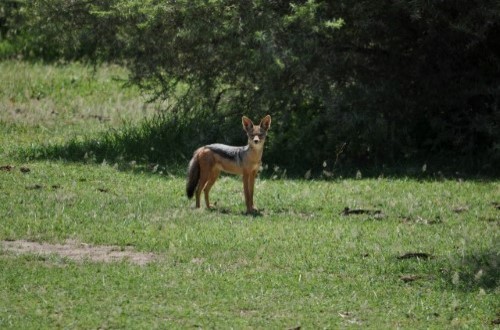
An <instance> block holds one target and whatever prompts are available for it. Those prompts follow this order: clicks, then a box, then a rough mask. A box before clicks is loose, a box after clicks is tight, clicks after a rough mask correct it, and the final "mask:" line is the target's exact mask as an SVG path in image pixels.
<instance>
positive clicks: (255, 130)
mask: <svg viewBox="0 0 500 330" xmlns="http://www.w3.org/2000/svg"><path fill="white" fill-rule="evenodd" d="M241 122H242V123H243V129H244V130H245V132H246V133H247V136H248V144H249V145H253V146H257V147H262V146H263V145H264V142H265V141H266V135H267V131H268V130H269V128H270V127H271V116H269V115H267V116H265V117H264V118H262V120H261V121H260V124H259V125H254V123H253V122H252V121H251V120H250V119H249V118H248V117H245V116H243V118H241Z"/></svg>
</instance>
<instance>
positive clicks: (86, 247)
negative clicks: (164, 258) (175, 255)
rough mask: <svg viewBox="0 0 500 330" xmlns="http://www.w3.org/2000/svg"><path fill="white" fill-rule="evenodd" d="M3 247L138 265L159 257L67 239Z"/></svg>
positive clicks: (11, 243) (18, 251)
mask: <svg viewBox="0 0 500 330" xmlns="http://www.w3.org/2000/svg"><path fill="white" fill-rule="evenodd" d="M1 246H2V249H3V250H4V251H7V252H10V253H14V254H36V255H51V254H56V255H59V256H61V257H64V258H68V259H71V260H74V261H77V262H83V261H92V262H119V261H128V262H130V263H132V264H136V265H141V266H142V265H146V264H148V263H150V262H152V261H155V260H156V259H157V257H158V256H157V255H156V254H154V253H142V252H137V251H134V249H133V248H132V247H125V248H121V247H119V246H112V245H100V246H94V245H90V244H85V243H79V242H76V241H66V242H65V243H64V244H49V243H39V242H30V241H25V240H16V241H2V242H1Z"/></svg>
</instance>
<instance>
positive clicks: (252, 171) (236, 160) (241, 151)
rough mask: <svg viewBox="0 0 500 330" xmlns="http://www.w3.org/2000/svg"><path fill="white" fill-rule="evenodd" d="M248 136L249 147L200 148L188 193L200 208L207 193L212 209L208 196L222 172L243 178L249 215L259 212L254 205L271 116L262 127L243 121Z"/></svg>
mask: <svg viewBox="0 0 500 330" xmlns="http://www.w3.org/2000/svg"><path fill="white" fill-rule="evenodd" d="M241 121H242V124H243V129H244V130H245V132H246V133H247V137H248V144H247V145H246V146H244V147H233V146H228V145H225V144H219V143H216V144H209V145H206V146H204V147H201V148H198V149H197V150H196V151H195V152H194V154H193V158H191V161H190V162H189V167H188V178H187V184H186V193H187V196H188V198H192V197H193V195H194V194H196V207H198V208H199V207H200V195H201V192H202V191H203V192H204V193H205V204H206V205H207V208H210V200H209V197H208V194H209V192H210V189H211V188H212V186H213V185H214V183H215V181H216V180H217V178H218V177H219V174H220V171H224V172H227V173H231V174H237V175H242V176H243V192H244V194H245V204H246V207H247V213H253V212H255V211H257V210H256V209H255V206H254V203H253V191H254V184H255V176H256V175H257V171H258V170H259V167H260V164H261V159H262V153H263V151H264V142H265V141H266V135H267V131H268V130H269V128H270V127H271V116H269V115H267V116H265V117H264V118H262V120H261V121H260V124H259V125H254V123H253V122H252V121H251V120H250V119H249V118H247V117H245V116H243V118H242V119H241Z"/></svg>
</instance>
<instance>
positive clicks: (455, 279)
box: [446, 251, 500, 292]
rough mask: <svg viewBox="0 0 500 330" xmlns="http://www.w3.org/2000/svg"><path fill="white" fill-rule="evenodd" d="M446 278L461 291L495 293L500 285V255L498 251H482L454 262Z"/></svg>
mask: <svg viewBox="0 0 500 330" xmlns="http://www.w3.org/2000/svg"><path fill="white" fill-rule="evenodd" d="M446 277H447V278H448V281H449V283H450V285H452V286H453V287H455V288H458V289H460V290H464V291H470V292H473V291H478V290H479V289H484V290H488V291H490V290H491V291H494V290H496V289H498V287H499V285H500V254H499V252H498V251H481V252H477V253H473V254H469V255H466V256H465V257H463V258H460V259H459V260H455V261H454V262H452V265H451V270H450V271H449V274H446Z"/></svg>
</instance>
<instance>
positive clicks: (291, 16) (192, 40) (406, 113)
mask: <svg viewBox="0 0 500 330" xmlns="http://www.w3.org/2000/svg"><path fill="white" fill-rule="evenodd" d="M499 7H500V5H499V4H498V1H494V0H487V1H479V0H475V1H465V0H464V1H455V2H429V1H423V0H419V1H411V2H406V1H394V2H373V1H367V0H366V1H357V2H356V3H353V4H349V5H348V6H347V5H345V4H344V3H342V2H338V1H337V2H335V1H326V0H308V1H296V2H291V3H290V2H278V1H257V0H254V1H171V2H170V1H169V2H157V1H147V2H144V1H132V0H112V1H77V2H68V1H64V0H55V1H47V0H34V1H30V2H28V3H26V5H25V7H23V10H24V11H23V13H25V15H24V16H23V17H24V22H25V24H24V25H23V26H22V30H23V31H25V33H24V35H27V36H29V40H28V41H29V42H28V44H27V46H26V54H28V55H32V56H42V57H43V58H45V59H58V58H61V57H62V58H66V59H80V58H86V59H92V60H97V61H117V62H120V63H122V64H124V65H126V66H127V67H128V68H129V69H130V71H131V81H132V82H134V83H136V84H137V85H139V86H140V87H141V88H143V89H144V90H145V91H147V93H148V94H149V95H150V96H151V98H153V99H163V100H172V99H173V98H176V99H177V101H176V102H174V104H173V105H172V107H171V108H170V110H171V111H174V112H179V113H188V112H189V113H191V114H186V115H185V116H187V118H190V117H193V116H195V117H198V118H204V117H205V116H206V115H207V113H209V114H210V116H218V117H219V118H220V120H224V119H223V118H225V117H228V116H229V117H231V116H236V115H238V116H239V115H242V114H246V115H249V116H251V117H260V116H262V115H264V114H267V113H270V114H272V115H273V118H274V123H275V125H273V132H274V136H275V137H276V139H275V140H274V141H272V142H271V144H270V146H271V149H272V150H273V151H275V153H276V152H279V151H281V152H282V153H283V151H284V150H286V151H287V154H290V153H291V155H290V157H279V159H278V157H277V158H276V159H274V160H273V161H275V162H278V163H280V165H283V166H287V167H297V168H300V169H301V170H306V169H309V168H314V167H317V166H318V164H321V163H322V162H323V161H327V162H329V163H333V162H335V161H336V160H337V158H338V157H337V152H336V151H337V150H338V149H339V146H343V145H345V144H347V145H348V147H347V148H345V149H344V152H343V154H342V164H343V166H361V165H363V166H367V165H368V166H379V167H380V166H383V165H387V164H388V165H394V164H400V163H405V162H417V163H423V162H429V161H441V164H443V166H446V165H450V166H457V167H464V168H469V169H472V170H474V171H476V172H492V171H495V166H494V164H495V163H496V162H498V161H500V158H499V157H500V151H499V148H500V147H499V143H498V141H499V140H500V135H499V134H500V133H499V132H500V129H499V127H498V122H499V119H500V118H499V116H500V111H498V104H499V99H500V92H499V90H498V83H497V82H498V74H497V72H499V71H500V67H499V63H500V45H499V43H498V38H497V37H496V36H497V35H498V34H499V33H500V25H499V23H498V22H500V8H499ZM167 117H168V116H167ZM176 117H177V116H176ZM207 127H208V126H207ZM209 135H210V134H206V136H209ZM235 138H236V136H234V137H233V138H232V139H235ZM206 142H212V141H206ZM294 146H295V147H294ZM298 146H300V148H299V147H298ZM303 146H306V147H305V149H307V150H310V152H309V151H308V152H307V153H305V154H300V155H299V154H298V151H297V150H305V149H304V147H303ZM450 159H453V162H450V161H449V160H450Z"/></svg>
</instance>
